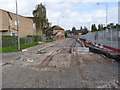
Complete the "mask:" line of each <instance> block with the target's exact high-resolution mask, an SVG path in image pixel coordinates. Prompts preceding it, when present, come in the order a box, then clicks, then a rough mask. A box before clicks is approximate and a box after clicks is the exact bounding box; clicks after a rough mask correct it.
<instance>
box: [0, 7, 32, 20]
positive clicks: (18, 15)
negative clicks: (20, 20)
mask: <svg viewBox="0 0 120 90" xmlns="http://www.w3.org/2000/svg"><path fill="white" fill-rule="evenodd" d="M0 10H1V11H4V12H7V13H9V15H10V14H15V15H16V13H13V12H10V11H6V10H3V9H0ZM18 16H20V17H24V18H28V19H32V18H29V17H25V16H22V15H18Z"/></svg>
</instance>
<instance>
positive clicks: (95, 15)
mask: <svg viewBox="0 0 120 90" xmlns="http://www.w3.org/2000/svg"><path fill="white" fill-rule="evenodd" d="M15 1H16V0H0V9H4V10H7V11H10V12H13V13H15V11H16V6H15ZM17 1H18V13H19V14H20V15H22V16H26V17H32V16H33V15H32V12H33V10H35V8H36V5H38V4H39V3H41V2H42V3H43V5H45V6H46V9H47V18H48V20H49V22H51V23H52V26H53V25H59V26H61V27H62V28H64V29H65V30H71V29H72V27H73V26H74V27H76V29H80V27H81V26H82V27H84V26H86V27H87V28H88V29H90V25H91V24H93V23H95V24H96V25H98V24H105V23H106V5H107V6H108V10H107V12H108V13H107V20H108V21H107V23H115V24H116V23H118V1H119V0H17ZM97 3H99V5H97Z"/></svg>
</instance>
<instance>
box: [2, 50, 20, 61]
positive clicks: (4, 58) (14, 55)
mask: <svg viewBox="0 0 120 90" xmlns="http://www.w3.org/2000/svg"><path fill="white" fill-rule="evenodd" d="M21 55H22V52H12V53H2V63H7V62H9V61H11V60H14V59H17V58H19V57H20V56H21Z"/></svg>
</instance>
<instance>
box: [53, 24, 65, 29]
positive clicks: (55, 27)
mask: <svg viewBox="0 0 120 90" xmlns="http://www.w3.org/2000/svg"><path fill="white" fill-rule="evenodd" d="M52 30H64V29H63V28H61V27H60V26H58V25H55V26H52Z"/></svg>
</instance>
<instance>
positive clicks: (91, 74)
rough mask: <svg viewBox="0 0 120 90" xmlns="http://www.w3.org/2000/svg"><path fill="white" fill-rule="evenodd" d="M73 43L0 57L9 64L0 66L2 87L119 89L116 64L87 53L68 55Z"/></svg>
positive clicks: (80, 52) (69, 40) (113, 61)
mask: <svg viewBox="0 0 120 90" xmlns="http://www.w3.org/2000/svg"><path fill="white" fill-rule="evenodd" d="M73 42H74V39H70V38H67V39H65V40H57V41H54V42H51V43H47V44H43V45H38V46H35V47H33V48H29V49H27V51H26V52H22V53H19V52H18V53H11V54H7V55H8V56H9V57H8V58H7V56H5V55H4V58H3V62H7V61H9V62H10V63H8V64H5V65H3V66H2V70H3V71H2V87H3V88H119V86H120V83H119V80H118V76H119V72H118V71H119V62H116V61H115V60H113V59H110V58H107V57H105V56H104V55H99V54H95V53H92V52H89V51H79V52H74V53H72V54H71V53H70V50H71V47H72V44H73ZM52 44H55V45H54V46H50V45H52ZM47 46H50V47H48V48H45V49H40V48H44V47H47ZM75 47H76V48H78V47H81V44H80V43H77V44H76V45H75ZM76 48H75V49H76ZM39 50H40V51H39ZM76 51H77V50H76ZM16 57H17V59H16ZM5 59H6V60H5Z"/></svg>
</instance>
